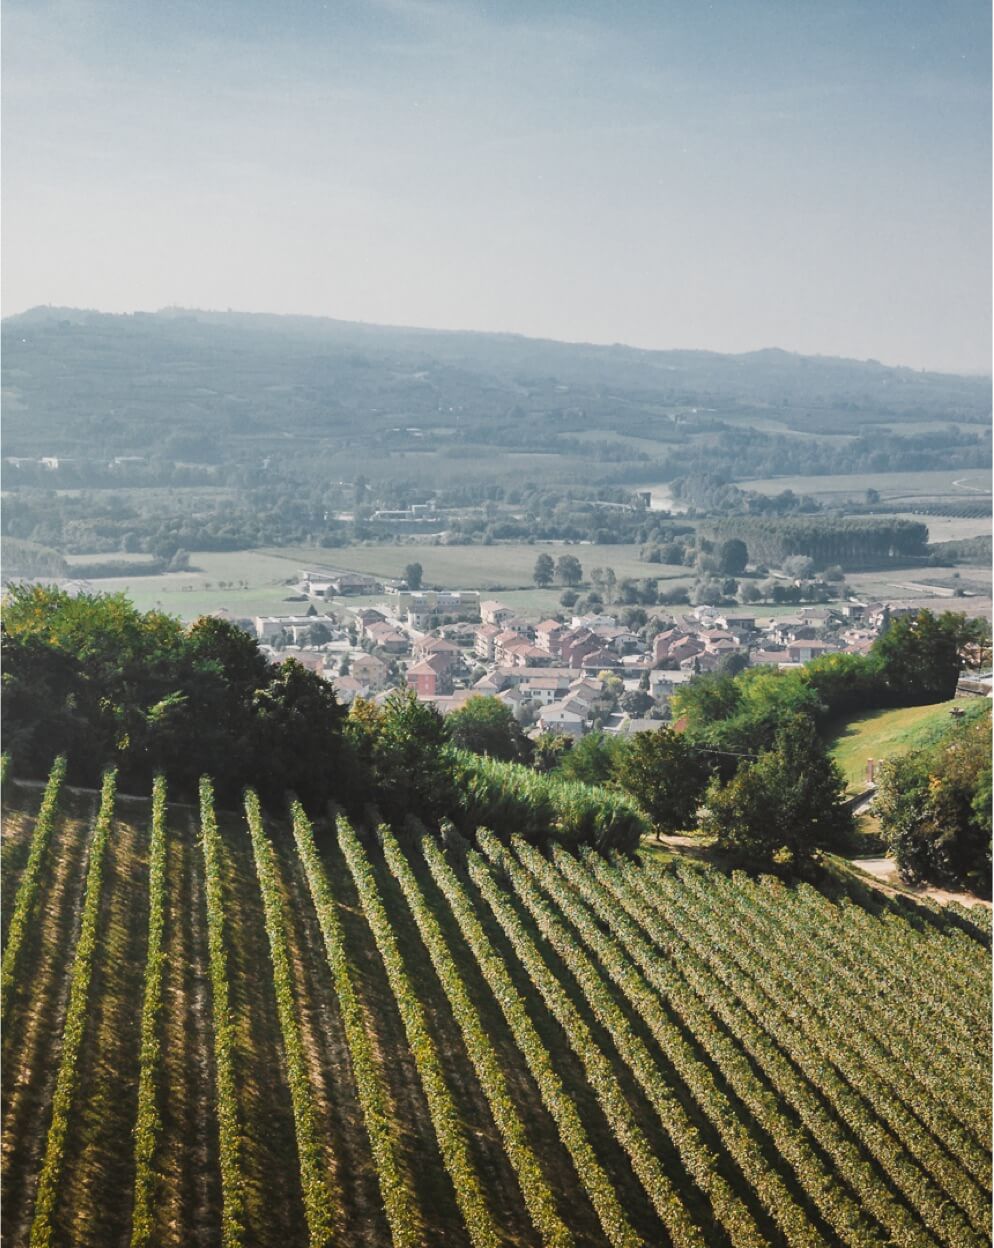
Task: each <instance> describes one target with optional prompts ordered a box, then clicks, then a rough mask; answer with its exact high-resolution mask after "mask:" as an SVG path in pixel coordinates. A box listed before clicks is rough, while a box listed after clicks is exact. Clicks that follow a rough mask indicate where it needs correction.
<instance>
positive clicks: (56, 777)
mask: <svg viewBox="0 0 994 1248" xmlns="http://www.w3.org/2000/svg"><path fill="white" fill-rule="evenodd" d="M65 775H66V760H65V755H62V754H60V755H59V757H58V758H57V759H56V760H55V762H54V763H53V764H52V770H51V772H50V774H49V777H48V783H47V784H46V785H45V792H44V795H43V796H42V799H41V806H40V807H39V809H38V814H37V817H36V818H35V826H34V831H33V832H32V833H31V848H30V850H29V851H28V861H27V863H26V865H25V867H24V874H23V875H22V876H21V882H20V884H19V885H18V888H17V893H16V895H15V897H14V901H13V907H14V910H13V913H12V914H11V916H10V925H9V926H8V928H7V944H6V945H5V946H4V951H3V963H2V969H0V1018H6V1016H7V1007H8V1005H9V1004H10V994H11V990H12V989H13V987H14V974H15V972H16V970H17V963H18V959H19V958H20V956H21V948H22V946H23V944H24V941H25V938H26V936H27V931H28V924H29V923H30V921H31V916H32V915H33V914H34V910H35V905H36V903H37V900H38V892H39V890H40V888H41V880H42V872H43V870H44V868H45V865H46V862H47V858H48V850H49V846H50V845H51V841H52V833H53V832H54V830H55V821H56V818H57V817H58V808H59V798H60V797H61V795H62V784H63V781H64V780H65Z"/></svg>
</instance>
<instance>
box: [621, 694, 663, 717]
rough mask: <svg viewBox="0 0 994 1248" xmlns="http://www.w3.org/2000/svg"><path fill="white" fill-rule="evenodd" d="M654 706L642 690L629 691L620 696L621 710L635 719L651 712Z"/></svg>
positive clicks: (649, 696)
mask: <svg viewBox="0 0 994 1248" xmlns="http://www.w3.org/2000/svg"><path fill="white" fill-rule="evenodd" d="M654 705H655V703H654V702H653V700H652V696H651V695H650V694H648V693H646V692H645V691H644V690H642V689H630V690H629V691H628V692H627V693H623V694H622V695H621V709H622V710H623V711H627V712H628V714H629V715H633V716H634V717H635V718H636V719H638V718H639V717H640V716H642V715H645V714H646V713H647V712H648V711H651V710H652V708H653V706H654Z"/></svg>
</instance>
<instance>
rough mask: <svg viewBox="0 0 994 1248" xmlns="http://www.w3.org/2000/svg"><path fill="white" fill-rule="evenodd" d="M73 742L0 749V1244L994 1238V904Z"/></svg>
mask: <svg viewBox="0 0 994 1248" xmlns="http://www.w3.org/2000/svg"><path fill="white" fill-rule="evenodd" d="M5 770H6V768H5ZM64 770H65V769H64V766H63V765H62V764H61V763H57V764H56V765H55V767H54V768H53V771H52V774H51V776H50V778H49V781H48V783H47V784H46V785H38V784H26V783H20V782H18V781H17V780H16V778H15V779H11V778H9V777H8V778H6V779H5V783H4V791H3V802H4V831H3V855H2V877H3V878H2V883H3V893H4V927H3V941H4V944H3V957H2V985H0V988H2V1000H0V1004H2V1008H3V1088H2V1096H3V1103H2V1110H3V1126H2V1131H3V1134H2V1159H3V1169H2V1192H0V1196H2V1205H3V1242H4V1244H6V1245H11V1246H12V1248H13V1246H15V1245H29V1246H30V1248H45V1246H47V1245H73V1246H80V1248H106V1246H108V1245H115V1246H117V1245H120V1246H122V1248H124V1246H128V1245H130V1246H131V1248H138V1246H139V1245H141V1246H142V1248H153V1246H158V1245H162V1246H175V1248H181V1246H182V1248H187V1246H189V1245H194V1246H196V1245H204V1246H205V1248H206V1246H207V1245H216V1244H222V1245H224V1246H225V1248H242V1246H243V1245H244V1246H245V1248H267V1246H269V1245H273V1246H278V1248H294V1246H296V1245H311V1246H313V1248H318V1246H319V1245H335V1244H340V1245H371V1246H372V1248H388V1246H390V1245H395V1246H396V1248H434V1246H435V1245H457V1246H462V1245H469V1246H472V1248H500V1246H506V1248H511V1246H519V1245H520V1246H524V1245H549V1246H550V1248H571V1246H572V1245H577V1246H579V1245H610V1246H612V1248H615V1246H618V1248H629V1246H631V1248H635V1246H637V1245H647V1246H649V1248H659V1246H665V1245H673V1246H674V1248H760V1246H761V1245H767V1244H768V1245H801V1246H803V1248H834V1246H835V1245H846V1246H848V1248H874V1246H878V1248H884V1245H901V1246H902V1248H969V1246H970V1245H983V1244H987V1243H989V1242H990V1238H991V1212H990V1210H991V1174H990V1154H989V1141H990V1135H991V1102H990V1095H989V1089H990V1074H991V1072H990V1049H991V1000H990V921H989V912H978V911H969V912H968V911H966V910H962V909H955V908H954V909H940V908H938V907H933V908H922V907H919V906H917V905H915V904H914V903H911V902H904V901H892V900H887V899H885V898H884V897H882V896H876V897H874V898H866V897H860V898H857V897H856V896H855V894H854V895H853V896H834V897H829V896H827V895H825V894H823V893H822V892H819V891H818V890H816V889H815V888H814V887H812V886H810V885H805V884H800V885H789V886H788V885H786V884H784V883H782V882H780V881H777V880H774V879H772V878H762V879H758V880H757V879H754V878H750V877H747V876H746V875H744V874H740V873H732V874H722V873H719V872H717V871H714V870H711V869H708V868H704V867H701V866H700V865H698V864H696V863H689V862H688V863H687V864H686V865H684V866H681V867H679V868H676V869H674V868H672V867H671V866H666V867H664V866H662V865H658V864H656V865H654V864H652V863H643V862H641V861H640V860H638V859H637V858H630V859H626V858H621V857H612V858H606V857H603V856H600V855H597V854H595V853H593V852H592V851H586V852H584V853H580V854H573V853H570V852H567V851H566V850H565V849H564V848H563V847H561V846H557V847H555V848H553V849H551V850H550V852H549V853H547V854H546V853H543V852H541V851H540V850H539V849H538V848H536V847H535V846H534V845H529V844H525V843H524V842H523V841H520V840H518V839H517V838H514V837H511V838H499V837H498V835H495V833H500V832H501V829H499V828H498V829H494V830H493V832H485V831H482V830H481V831H480V833H479V834H478V836H477V838H476V844H475V845H473V846H471V845H469V844H468V843H467V842H465V841H463V840H462V839H461V838H459V837H458V836H457V835H456V834H455V833H454V832H452V831H451V830H449V831H447V832H445V834H443V835H442V836H441V837H437V836H428V835H420V834H419V833H418V832H416V831H415V830H414V829H413V828H408V829H405V830H404V831H403V832H401V831H399V830H393V831H391V829H389V828H387V827H386V826H380V827H372V826H371V827H364V828H360V827H353V826H352V825H350V824H349V823H348V822H347V821H345V820H344V819H342V818H338V819H333V818H331V817H330V816H329V817H326V818H321V819H313V820H312V819H310V818H308V815H307V814H306V813H305V811H304V809H303V808H302V807H301V806H300V805H299V804H297V803H294V804H293V805H292V806H291V808H290V809H289V810H288V812H287V817H286V819H285V820H282V821H276V820H273V819H272V818H271V817H270V816H269V815H267V814H266V813H265V812H264V810H263V808H262V807H261V806H260V804H259V801H258V800H257V798H256V797H255V795H254V794H253V793H251V792H249V793H248V794H246V798H245V805H244V808H243V809H241V810H239V811H223V810H220V809H217V808H216V804H215V800H214V794H213V788H212V785H211V783H210V781H209V779H207V778H205V779H204V781H203V783H202V784H201V789H200V798H199V803H198V804H197V805H193V806H188V805H178V804H170V803H169V801H168V796H169V794H168V778H165V779H160V780H158V781H157V783H156V787H155V791H154V793H153V794H152V796H151V798H149V799H145V798H136V797H131V796H127V795H125V794H122V793H120V792H118V791H117V787H116V777H115V776H114V774H113V773H112V772H109V773H107V775H106V776H105V777H104V782H103V787H102V789H101V791H100V792H99V793H96V792H89V791H82V790H77V789H72V788H69V787H68V786H67V785H66V784H65V779H64Z"/></svg>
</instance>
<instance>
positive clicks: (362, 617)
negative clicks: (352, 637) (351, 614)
mask: <svg viewBox="0 0 994 1248" xmlns="http://www.w3.org/2000/svg"><path fill="white" fill-rule="evenodd" d="M355 622H356V632H358V634H359V636H360V637H365V635H366V629H367V628H369V626H370V624H385V623H386V622H387V617H386V616H385V615H384V614H383V612H382V611H377V610H376V608H375V607H362V608H361V609H360V610H358V611H357V612H356V613H355Z"/></svg>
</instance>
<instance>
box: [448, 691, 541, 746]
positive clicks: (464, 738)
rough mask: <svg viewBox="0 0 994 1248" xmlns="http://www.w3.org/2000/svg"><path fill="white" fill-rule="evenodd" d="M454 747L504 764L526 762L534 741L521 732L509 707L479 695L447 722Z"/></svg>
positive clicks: (463, 705)
mask: <svg viewBox="0 0 994 1248" xmlns="http://www.w3.org/2000/svg"><path fill="white" fill-rule="evenodd" d="M445 726H446V728H447V729H448V732H449V738H450V740H451V741H452V743H453V745H455V746H458V747H459V748H460V749H463V750H472V752H473V753H474V754H487V755H489V756H490V757H491V758H498V759H501V760H503V761H504V762H525V761H527V760H528V758H529V756H530V754H531V742H530V741H529V740H528V738H527V737H526V736H525V734H524V733H523V732H522V731H521V725H520V724H519V723H518V721H517V720H516V719H515V718H514V712H513V711H512V710H511V708H510V707H509V706H505V705H504V703H503V702H501V701H499V700H498V699H497V698H487V697H484V696H483V695H482V694H476V695H474V696H473V697H472V698H468V699H467V700H466V701H465V702H464V703H463V704H462V706H460V707H459V708H458V710H455V711H453V712H452V713H451V714H450V715H449V716H448V717H447V718H446V720H445Z"/></svg>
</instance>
